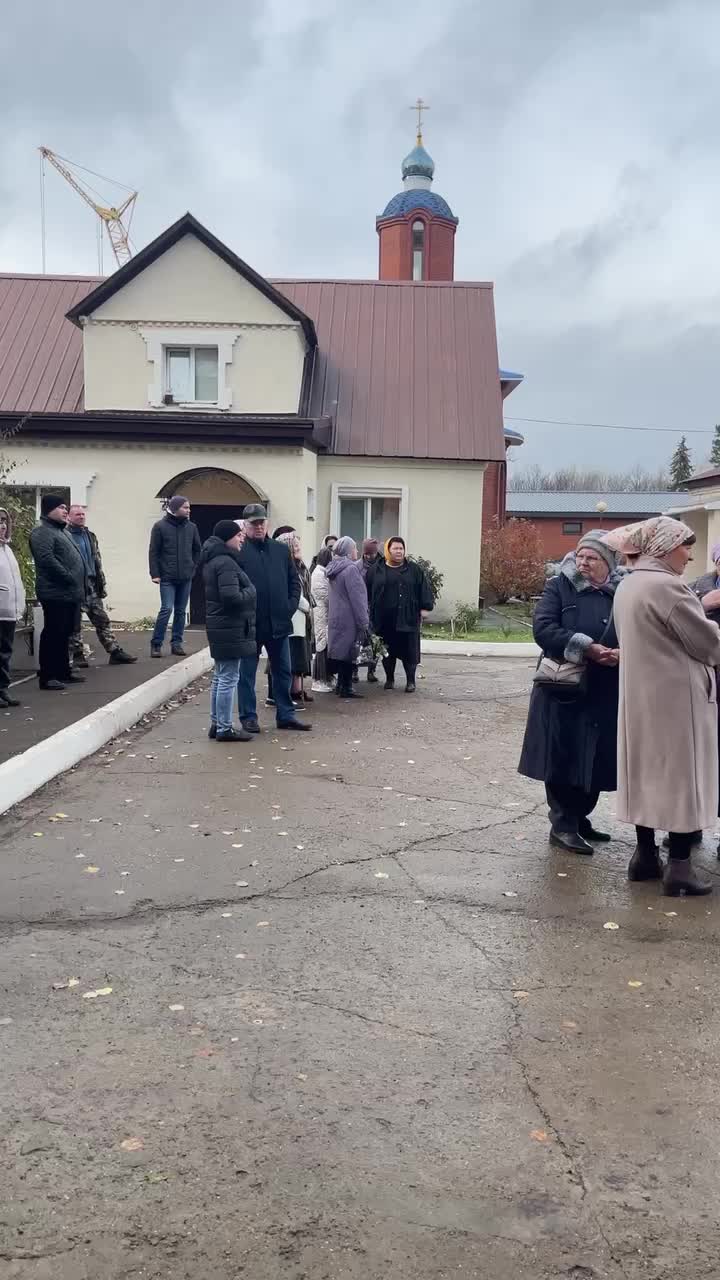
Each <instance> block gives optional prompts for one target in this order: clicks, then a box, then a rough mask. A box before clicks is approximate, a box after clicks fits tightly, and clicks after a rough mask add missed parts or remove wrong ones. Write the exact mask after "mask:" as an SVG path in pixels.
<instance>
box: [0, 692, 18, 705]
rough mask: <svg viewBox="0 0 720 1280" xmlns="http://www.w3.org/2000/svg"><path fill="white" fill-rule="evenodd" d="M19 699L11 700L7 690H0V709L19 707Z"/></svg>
mask: <svg viewBox="0 0 720 1280" xmlns="http://www.w3.org/2000/svg"><path fill="white" fill-rule="evenodd" d="M19 706H20V699H19V698H13V697H12V695H11V694H10V693H8V691H7V689H0V707H19Z"/></svg>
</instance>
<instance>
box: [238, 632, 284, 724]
mask: <svg viewBox="0 0 720 1280" xmlns="http://www.w3.org/2000/svg"><path fill="white" fill-rule="evenodd" d="M263 645H264V646H265V649H266V650H267V656H268V658H269V659H270V670H271V671H272V679H273V697H274V698H275V712H276V718H277V723H278V724H287V722H288V720H294V719H295V707H294V706H293V701H292V698H291V697H290V684H291V681H292V674H291V671H290V644H289V642H288V638H287V636H284V637H283V639H281V640H263V641H262V642H260V641H259V642H258V647H257V653H254V654H253V655H252V657H251V658H241V659H240V679H239V681H238V708H239V711H240V719H241V720H257V701H256V698H255V676H256V675H257V666H258V659H259V657H260V650H261V649H262V647H263Z"/></svg>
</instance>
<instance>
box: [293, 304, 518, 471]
mask: <svg viewBox="0 0 720 1280" xmlns="http://www.w3.org/2000/svg"><path fill="white" fill-rule="evenodd" d="M273 284H274V285H275V287H276V288H278V289H280V290H281V291H282V292H283V293H285V294H286V295H287V296H288V297H289V298H290V300H291V301H292V302H294V303H295V305H296V306H298V307H300V308H301V309H302V310H303V311H305V312H306V313H307V314H308V315H309V316H312V318H313V320H314V321H315V328H316V329H317V335H318V349H317V354H316V357H315V371H314V377H313V387H312V394H311V398H310V406H309V412H310V413H311V414H312V415H321V414H322V415H327V416H329V417H331V418H332V419H333V421H334V424H335V426H334V431H333V444H332V452H333V453H341V454H359V455H363V456H370V457H398V458H447V459H465V460H473V459H475V460H485V459H502V458H504V457H505V449H504V444H503V427H502V399H501V393H500V379H499V376H498V354H497V339H496V335H495V309H494V306H493V292H492V285H489V284H466V283H460V282H452V283H435V282H427V283H422V284H420V283H411V282H407V281H377V280H367V281H362V280H274V281H273Z"/></svg>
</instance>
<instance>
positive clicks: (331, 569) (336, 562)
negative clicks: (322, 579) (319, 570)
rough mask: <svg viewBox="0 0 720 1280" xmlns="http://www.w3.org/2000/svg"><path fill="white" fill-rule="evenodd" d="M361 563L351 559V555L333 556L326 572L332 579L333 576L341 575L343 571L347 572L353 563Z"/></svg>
mask: <svg viewBox="0 0 720 1280" xmlns="http://www.w3.org/2000/svg"><path fill="white" fill-rule="evenodd" d="M359 563H360V562H359V561H358V560H351V559H350V557H349V556H333V558H332V560H331V561H330V563H329V565H328V567H327V569H326V570H325V573H326V574H327V576H328V578H330V580H331V581H332V579H333V578H337V577H339V576H340V574H341V573H346V572H347V570H348V569H349V568H350V566H351V565H358V564H359Z"/></svg>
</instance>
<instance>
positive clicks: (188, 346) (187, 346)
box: [163, 342, 220, 408]
mask: <svg viewBox="0 0 720 1280" xmlns="http://www.w3.org/2000/svg"><path fill="white" fill-rule="evenodd" d="M173 351H175V352H177V351H189V353H190V375H189V382H190V386H191V387H193V388H194V386H195V353H196V352H197V351H215V352H217V358H218V360H217V386H218V395H219V393H220V352H219V351H218V349H217V347H216V346H215V345H214V344H213V345H212V346H207V347H206V346H205V345H204V344H202V343H199V342H194V343H188V342H185V343H183V344H182V345H181V346H179V347H163V357H164V360H165V379H164V380H165V391H166V392H169V391H171V390H172V388H171V386H170V353H171V352H173ZM217 402H218V401H217V396H216V397H215V398H214V399H213V400H198V399H197V397H195V396H193V398H192V399H191V400H179V401H176V403H177V404H191V405H198V404H201V405H203V406H207V405H212V407H213V408H215V407H216V406H217Z"/></svg>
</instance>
